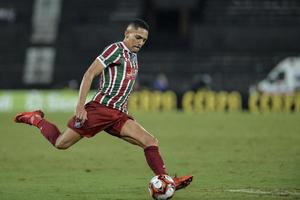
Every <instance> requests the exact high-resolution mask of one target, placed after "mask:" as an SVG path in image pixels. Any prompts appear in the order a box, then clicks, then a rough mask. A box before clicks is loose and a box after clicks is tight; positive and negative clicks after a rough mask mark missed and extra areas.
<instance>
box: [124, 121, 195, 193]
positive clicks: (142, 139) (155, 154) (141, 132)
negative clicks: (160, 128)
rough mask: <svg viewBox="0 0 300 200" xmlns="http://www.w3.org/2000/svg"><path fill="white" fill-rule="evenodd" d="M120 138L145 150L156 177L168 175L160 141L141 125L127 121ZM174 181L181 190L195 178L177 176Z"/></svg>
mask: <svg viewBox="0 0 300 200" xmlns="http://www.w3.org/2000/svg"><path fill="white" fill-rule="evenodd" d="M120 136H121V138H122V139H124V140H126V141H128V142H130V143H132V144H136V145H139V146H140V147H142V148H143V149H144V152H145V157H146V160H147V163H148V165H149V166H150V168H151V169H152V170H153V172H154V173H155V174H156V175H159V174H167V171H166V169H165V165H164V162H163V159H162V158H161V156H160V153H159V149H158V140H157V139H156V138H155V137H154V136H153V135H151V134H150V133H149V132H148V131H146V130H145V129H144V128H143V127H142V126H141V125H140V124H139V123H137V122H136V121H134V120H131V119H129V120H127V121H126V122H125V124H124V125H123V127H122V129H121V133H120ZM173 180H174V182H175V186H176V190H180V189H182V188H185V187H186V186H188V185H189V184H190V183H191V182H192V180H193V176H190V175H189V176H181V177H177V176H175V177H174V178H173Z"/></svg>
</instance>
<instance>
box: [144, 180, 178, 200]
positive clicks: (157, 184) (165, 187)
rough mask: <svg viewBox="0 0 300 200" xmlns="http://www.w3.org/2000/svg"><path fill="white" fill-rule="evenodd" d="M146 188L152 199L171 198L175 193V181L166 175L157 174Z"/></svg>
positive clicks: (163, 199) (164, 199)
mask: <svg viewBox="0 0 300 200" xmlns="http://www.w3.org/2000/svg"><path fill="white" fill-rule="evenodd" d="M148 189H149V192H150V196H152V197H153V199H156V200H166V199H171V198H172V197H173V196H174V193H175V183H174V181H173V179H172V178H171V177H170V176H168V175H158V176H154V177H153V178H152V179H151V180H150V183H149V187H148Z"/></svg>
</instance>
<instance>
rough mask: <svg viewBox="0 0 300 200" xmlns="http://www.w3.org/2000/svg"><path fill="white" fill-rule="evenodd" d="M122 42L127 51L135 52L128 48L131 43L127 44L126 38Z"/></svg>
mask: <svg viewBox="0 0 300 200" xmlns="http://www.w3.org/2000/svg"><path fill="white" fill-rule="evenodd" d="M122 43H123V45H124V48H125V49H126V50H127V51H129V52H130V53H133V52H132V51H131V50H130V49H129V48H128V46H129V45H128V44H126V41H125V40H123V41H122Z"/></svg>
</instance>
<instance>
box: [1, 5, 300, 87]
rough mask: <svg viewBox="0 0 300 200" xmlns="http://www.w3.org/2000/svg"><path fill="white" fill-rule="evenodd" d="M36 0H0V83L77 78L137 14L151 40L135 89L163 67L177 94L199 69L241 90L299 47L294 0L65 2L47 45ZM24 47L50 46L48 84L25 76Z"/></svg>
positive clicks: (65, 82)
mask: <svg viewBox="0 0 300 200" xmlns="http://www.w3.org/2000/svg"><path fill="white" fill-rule="evenodd" d="M34 3H35V1H34V0H25V1H18V0H2V1H1V2H0V30H1V31H0V87H1V88H2V89H20V88H64V87H68V86H70V83H76V82H77V83H79V82H80V80H81V77H82V74H83V72H84V71H85V70H86V68H87V67H88V66H89V64H90V63H91V62H92V61H93V60H94V59H95V57H96V56H97V55H98V54H99V53H100V52H101V51H102V49H103V48H104V47H105V46H106V45H108V44H109V43H111V42H115V41H119V40H122V39H123V31H124V28H125V25H126V23H127V22H128V21H129V20H131V19H132V18H135V17H139V18H143V19H145V20H146V21H148V22H149V24H150V26H151V31H150V38H149V41H148V42H147V44H146V46H145V48H144V49H143V50H142V52H141V53H140V54H139V63H140V72H139V84H140V86H141V87H149V88H151V87H152V83H153V81H154V79H155V77H156V76H157V74H159V73H160V72H163V73H165V74H166V75H167V77H168V79H169V82H170V89H172V90H174V91H177V92H178V93H181V92H183V91H185V90H188V89H191V88H192V87H193V84H194V81H195V80H197V77H198V78H199V77H202V76H203V75H206V76H209V77H210V78H211V84H210V87H211V88H212V89H214V90H217V91H219V90H227V91H232V90H237V91H239V92H241V93H247V91H248V88H249V86H250V85H251V84H253V83H255V82H257V81H258V80H260V79H262V78H264V77H265V76H266V74H267V73H268V72H269V71H270V70H271V69H272V68H273V67H274V66H275V65H276V64H277V63H278V62H279V61H280V60H282V59H283V58H285V57H288V56H299V52H300V3H299V1H298V0H227V1H224V0H223V1H222V0H185V1H179V0H176V1H170V0H144V1H140V0H127V1H123V0H110V1H96V0H72V1H67V0H64V1H61V3H62V7H61V14H60V18H59V24H58V29H57V30H58V32H57V36H56V39H55V40H54V41H52V42H50V43H44V42H40V43H39V42H33V41H32V40H31V34H32V26H33V23H32V16H33V12H34ZM1 9H2V11H3V9H6V11H7V10H8V9H12V10H13V11H14V14H15V16H14V18H13V19H12V18H9V17H7V16H6V15H3V12H2V15H1ZM30 47H51V48H53V49H54V50H55V59H54V70H53V72H52V73H51V77H52V79H51V81H50V82H48V83H31V84H28V83H26V82H24V66H25V63H26V52H27V51H28V48H30ZM70 81H71V82H70ZM73 86H75V87H76V84H73ZM77 86H78V84H77ZM96 86H97V81H96V82H95V83H94V87H96Z"/></svg>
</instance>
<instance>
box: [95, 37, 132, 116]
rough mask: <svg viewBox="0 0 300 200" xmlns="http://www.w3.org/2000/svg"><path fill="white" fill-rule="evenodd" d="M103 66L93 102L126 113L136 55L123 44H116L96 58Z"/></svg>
mask: <svg viewBox="0 0 300 200" xmlns="http://www.w3.org/2000/svg"><path fill="white" fill-rule="evenodd" d="M97 59H98V60H99V61H100V62H101V63H102V65H103V66H104V70H103V71H102V73H101V74H100V86H99V90H98V92H97V93H96V94H95V96H94V98H93V100H94V101H97V102H99V103H100V104H103V105H105V106H108V107H110V108H114V109H118V110H120V111H122V112H124V113H128V111H127V101H128V97H129V95H130V93H131V91H132V89H133V85H134V82H135V79H136V77H137V73H138V62H137V54H136V53H133V52H131V51H130V50H129V49H128V48H127V47H126V46H125V44H124V43H123V42H116V43H113V44H111V45H109V46H108V47H106V48H105V49H104V51H103V52H102V53H101V54H100V55H99V56H98V57H97Z"/></svg>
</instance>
